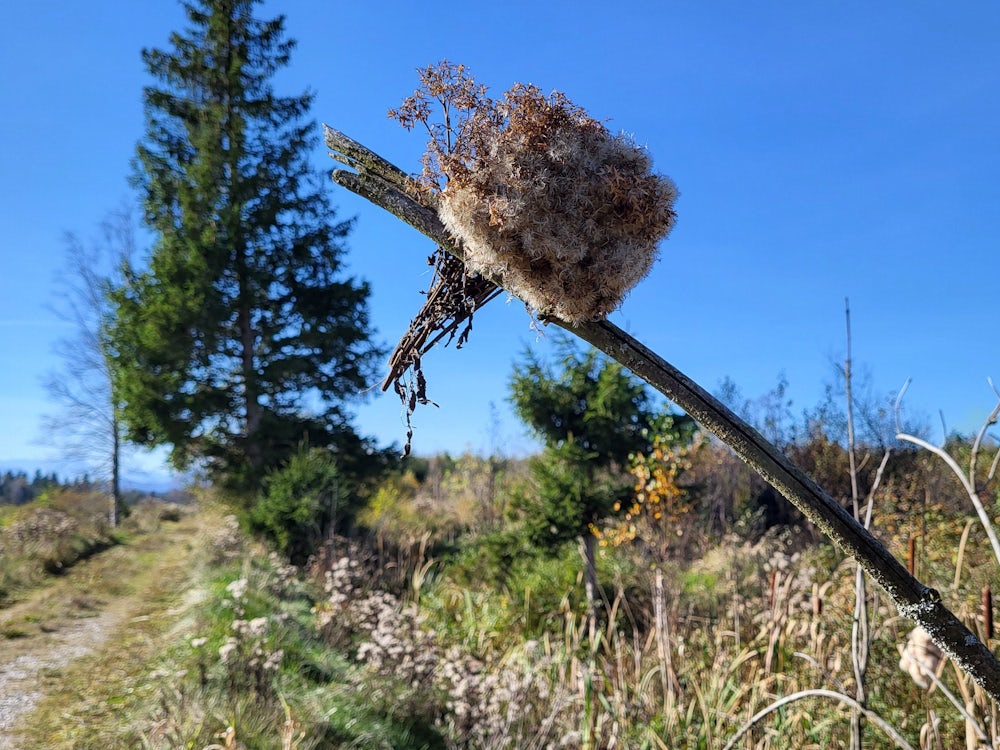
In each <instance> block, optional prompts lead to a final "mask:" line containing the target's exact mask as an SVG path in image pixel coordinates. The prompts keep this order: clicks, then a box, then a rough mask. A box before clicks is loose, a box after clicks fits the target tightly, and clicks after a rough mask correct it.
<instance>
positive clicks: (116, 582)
mask: <svg viewBox="0 0 1000 750" xmlns="http://www.w3.org/2000/svg"><path fill="white" fill-rule="evenodd" d="M193 531H194V529H193V525H192V521H190V520H187V521H182V522H181V523H179V524H169V525H165V526H163V527H162V528H161V529H160V530H158V531H156V532H154V533H152V534H150V535H147V536H144V537H141V538H139V539H138V540H137V541H135V542H133V543H131V544H129V545H123V546H119V547H114V548H111V549H109V550H107V551H105V552H102V553H100V554H98V555H96V556H94V557H92V558H90V559H88V560H85V561H83V562H81V563H79V564H78V565H76V566H74V567H73V568H72V569H71V570H70V571H68V572H67V573H66V574H65V575H63V576H61V577H59V578H55V579H52V580H51V581H50V582H49V583H48V585H46V586H45V587H44V588H42V589H40V590H38V591H35V592H34V593H32V594H31V595H30V596H29V597H28V598H27V599H25V600H24V601H22V602H19V603H18V604H16V605H14V606H13V607H10V608H8V609H3V610H0V750H22V746H21V744H20V743H19V740H18V737H17V735H16V725H17V722H18V721H19V720H22V719H24V718H26V715H27V714H28V713H29V712H30V711H31V710H32V709H33V708H34V707H35V706H36V705H37V704H38V702H39V701H40V700H41V699H42V698H43V697H44V695H45V691H46V679H45V677H46V675H47V674H49V673H51V672H52V671H53V670H61V669H63V668H66V667H68V666H69V665H70V664H71V663H72V662H73V661H74V660H76V659H79V658H81V657H83V656H86V655H88V654H91V653H94V652H96V651H99V650H100V649H101V648H102V647H103V646H106V645H107V646H108V647H111V644H109V643H108V642H109V639H113V638H114V637H115V635H116V632H117V631H119V630H120V629H122V628H123V627H124V626H126V625H128V624H129V623H130V622H132V621H134V620H136V619H142V620H148V619H150V618H152V617H156V618H172V619H177V618H178V617H179V616H180V609H179V608H178V607H177V606H176V604H177V596H173V597H171V596H170V594H171V593H173V594H175V595H177V594H179V592H180V591H182V590H183V583H184V580H185V578H186V576H185V575H184V574H183V573H180V572H181V571H185V570H186V571H188V572H189V571H190V563H191V559H192V557H193V554H194V547H195V545H192V544H190V543H189V541H188V540H189V539H190V538H191V537H192V535H193ZM166 581H170V582H171V585H170V589H171V591H165V590H163V586H162V584H163V583H165V582H166ZM171 605H175V606H171ZM24 750H26V748H25V749H24Z"/></svg>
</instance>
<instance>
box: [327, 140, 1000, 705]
mask: <svg viewBox="0 0 1000 750" xmlns="http://www.w3.org/2000/svg"><path fill="white" fill-rule="evenodd" d="M326 133H327V145H328V146H330V148H332V149H334V150H335V151H337V152H338V153H339V154H340V155H341V157H343V158H340V159H339V160H340V161H342V162H344V163H347V164H350V165H352V166H356V167H357V168H358V169H359V172H358V173H353V172H348V171H345V170H336V171H334V173H333V179H334V181H335V182H336V183H337V184H339V185H342V186H344V187H346V188H347V189H348V190H351V191H352V192H355V193H357V194H358V195H360V196H362V197H364V198H366V199H368V200H370V201H371V202H373V203H375V204H377V205H379V206H381V207H383V208H385V209H386V210H387V211H389V212H390V213H392V214H393V215H395V216H397V217H398V218H400V219H401V220H403V221H405V222H406V223H408V224H410V225H411V226H413V227H414V228H415V229H417V230H418V231H419V232H421V233H422V234H424V235H426V236H427V237H429V238H430V239H431V240H432V241H434V242H435V243H436V244H437V245H439V246H440V247H442V248H444V249H445V250H447V251H448V252H450V253H453V254H454V255H457V256H459V257H461V254H462V249H461V246H460V245H459V244H458V243H457V242H456V241H455V239H454V238H452V237H450V236H449V235H448V232H447V231H446V230H445V228H444V225H443V224H442V223H441V222H440V220H439V219H438V218H437V215H436V213H435V212H434V210H433V208H431V207H429V206H428V205H425V203H422V202H420V201H418V200H417V199H415V198H414V197H413V195H412V193H411V192H410V190H409V189H408V187H406V185H408V184H409V183H404V184H403V185H400V184H399V183H398V182H396V181H395V177H396V176H397V175H398V174H400V172H401V171H400V170H399V169H397V168H396V167H392V165H388V166H385V165H386V164H388V163H387V162H385V161H384V160H383V159H381V158H379V157H375V158H372V156H371V155H372V152H370V151H369V150H368V149H366V148H364V147H363V146H361V145H360V144H358V143H356V142H355V141H353V140H351V139H350V138H347V137H346V136H344V135H343V134H341V133H338V132H337V131H335V130H333V129H332V128H327V129H326ZM383 170H385V174H382V171H383ZM550 322H551V323H552V324H553V325H557V326H560V327H562V328H565V329H566V330H567V331H568V332H570V333H572V334H574V335H576V336H578V337H580V338H581V339H583V340H584V341H586V342H588V343H590V344H592V345H593V346H595V347H597V348H598V349H600V350H601V351H603V352H604V353H605V354H607V355H608V356H609V357H611V358H612V359H614V360H616V361H617V362H619V363H621V364H622V365H624V366H625V367H627V368H628V369H629V370H631V371H632V372H633V373H634V374H636V375H637V376H639V377H640V378H642V379H643V380H645V381H646V382H647V383H649V384H650V385H652V386H653V387H654V388H656V389H657V390H658V391H660V392H661V393H662V394H664V395H665V396H666V397H667V398H669V399H670V400H671V401H673V402H674V403H675V404H676V405H677V406H679V407H680V408H681V409H683V410H684V411H685V412H687V413H688V414H689V415H690V416H691V417H693V418H694V419H695V420H697V421H698V422H699V423H700V424H701V425H702V426H703V427H704V428H705V429H707V430H708V431H710V432H712V433H713V434H714V435H715V436H716V437H718V438H719V439H720V440H722V441H723V442H724V443H726V445H728V446H729V447H730V448H731V449H732V450H733V451H734V452H735V453H736V454H737V455H738V456H739V457H740V458H741V459H742V460H743V461H745V462H746V463H747V464H748V465H749V466H750V467H751V468H753V469H754V470H755V471H757V473H759V474H760V475H761V477H763V478H764V479H765V480H766V481H768V482H770V483H771V485H773V486H774V487H775V488H776V489H778V490H779V491H780V492H781V493H782V494H783V495H784V496H785V497H786V498H788V499H789V500H790V501H791V502H792V503H793V504H794V505H795V506H796V507H797V508H798V509H799V510H801V511H802V513H804V514H805V516H806V517H807V518H808V519H809V520H810V521H812V522H813V523H814V524H815V525H816V526H817V527H819V528H820V529H821V530H822V531H823V532H824V533H825V534H826V535H827V537H829V538H830V539H831V540H832V541H833V542H834V543H835V544H836V545H837V546H839V547H840V548H841V549H842V550H843V551H844V552H846V553H847V554H849V555H851V556H852V557H853V558H854V559H855V560H857V561H858V562H859V563H860V564H861V566H862V568H864V570H865V572H866V573H867V574H868V575H869V576H871V577H872V579H873V580H875V582H876V583H878V585H879V586H881V587H882V589H883V590H885V592H886V593H887V594H888V595H889V597H890V598H891V599H892V601H893V602H894V603H895V605H896V607H897V609H898V610H899V612H900V614H902V615H903V616H904V617H908V618H910V619H913V620H914V621H916V622H917V623H918V624H919V625H920V626H921V627H923V628H924V629H925V630H926V631H927V632H928V633H929V634H930V636H931V638H932V639H933V641H934V642H935V643H936V644H937V645H938V646H939V647H940V648H941V649H942V650H943V651H945V652H946V653H947V654H948V655H949V656H950V657H951V658H952V659H953V660H954V661H955V663H956V664H958V665H959V667H960V668H961V669H962V670H963V671H965V672H966V673H967V674H968V675H970V676H971V677H972V679H973V680H975V681H976V682H977V683H978V684H979V685H980V686H981V687H982V688H983V690H984V691H985V692H986V693H987V694H989V695H990V696H991V697H992V698H993V699H994V700H997V701H1000V661H998V660H997V658H996V657H995V656H994V655H993V654H992V653H991V652H990V651H989V649H987V648H986V646H984V645H983V644H982V642H980V641H979V639H978V638H976V636H975V635H973V633H972V632H971V631H970V630H969V629H968V628H967V627H966V626H965V625H964V624H963V623H962V622H961V621H960V620H959V619H958V618H957V617H956V616H955V615H954V614H953V613H952V612H951V611H950V610H948V608H947V607H945V606H944V604H942V602H941V597H940V595H939V594H938V592H937V591H935V590H934V589H932V588H929V587H927V586H925V585H924V584H922V583H920V581H918V580H917V579H916V578H914V577H913V576H911V575H910V574H909V572H908V571H907V570H906V568H905V566H903V565H902V564H901V563H900V562H899V561H898V560H897V559H896V558H895V557H893V556H892V554H891V553H890V552H889V551H888V550H887V549H886V548H885V547H884V546H883V545H882V543H881V542H879V541H878V540H877V539H876V538H875V537H874V536H872V534H871V533H870V532H869V531H868V530H867V529H865V528H864V527H863V526H862V525H861V524H860V523H859V522H858V521H856V520H855V519H854V517H853V516H852V515H851V514H849V513H848V512H847V511H846V510H844V508H842V507H841V506H840V505H839V504H838V503H837V502H836V501H835V500H834V499H833V498H831V497H830V496H829V495H828V494H827V493H826V492H824V491H823V490H822V489H820V488H819V487H818V486H817V485H816V483H815V482H813V481H812V480H811V479H809V478H808V477H807V476H806V475H805V474H804V473H803V472H802V471H801V470H800V469H798V468H797V467H796V466H794V465H793V464H792V463H791V462H790V461H789V460H788V459H787V458H786V457H785V456H784V455H783V454H782V453H781V452H780V451H779V450H778V449H777V448H775V447H774V446H773V445H771V444H770V443H769V442H768V441H767V440H765V439H764V438H763V437H762V436H761V435H760V433H758V432H757V431H756V430H754V429H753V428H752V427H751V426H750V425H748V424H747V423H746V422H744V421H743V420H742V419H740V418H739V417H737V416H736V415H735V414H733V413H732V412H731V411H730V410H729V409H728V408H727V407H726V406H724V405H723V404H722V403H720V402H719V401H718V400H717V399H716V398H714V397H713V396H712V395H711V394H709V393H708V392H707V391H706V390H704V389H703V388H702V387H701V386H699V385H698V384H697V383H695V382H694V381H693V380H691V379H690V378H689V377H687V376H686V375H684V374H683V373H682V372H680V371H679V370H678V369H677V368H675V367H673V366H672V365H671V364H669V363H668V362H666V361H665V360H664V359H663V358H662V357H660V356H659V355H657V354H656V353H655V352H653V351H651V350H650V349H648V348H647V347H646V346H644V345H643V344H642V343H640V342H639V341H637V340H636V339H635V338H633V337H632V336H630V335H629V334H627V333H626V332H624V331H622V330H621V329H620V328H618V327H617V326H615V325H614V324H612V323H610V322H608V321H606V320H602V321H595V322H588V323H581V324H580V325H577V326H572V325H569V324H566V323H561V322H560V321H557V320H552V321H550ZM834 695H839V694H834ZM851 700H853V699H851ZM869 718H870V717H869Z"/></svg>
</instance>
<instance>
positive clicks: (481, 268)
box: [383, 61, 677, 448]
mask: <svg viewBox="0 0 1000 750" xmlns="http://www.w3.org/2000/svg"><path fill="white" fill-rule="evenodd" d="M418 72H419V75H420V82H421V86H420V88H419V89H417V91H415V92H414V93H413V95H412V96H410V97H408V98H407V99H406V100H405V101H404V102H403V103H402V104H401V105H400V107H399V108H398V109H393V110H390V111H389V116H390V117H392V118H395V119H397V120H399V122H400V124H402V125H403V127H405V128H407V129H412V128H414V127H416V126H417V125H418V124H420V125H423V126H424V127H425V129H426V130H427V133H428V135H429V141H428V144H427V151H426V152H425V154H424V159H423V172H422V174H421V178H420V185H421V187H422V188H423V189H424V190H425V191H427V192H428V193H431V194H433V196H434V197H433V199H431V200H430V201H427V202H428V203H431V204H433V205H435V206H436V207H437V210H438V215H439V216H440V217H441V220H442V222H443V223H444V225H445V226H446V227H447V228H448V230H449V231H451V232H452V233H453V234H454V235H455V237H456V238H457V239H459V240H460V241H461V243H462V245H463V248H464V263H462V262H456V261H455V260H454V259H453V258H451V256H449V255H448V254H447V253H445V252H444V251H443V250H442V249H440V248H439V249H438V250H437V251H436V252H435V254H434V255H433V256H432V257H431V258H430V263H431V265H433V266H434V268H435V273H434V279H433V281H432V284H431V288H430V289H429V290H428V291H427V302H426V303H425V304H424V306H423V308H422V309H421V310H420V312H419V313H418V315H417V317H416V318H414V320H413V322H412V323H411V325H410V329H409V330H408V331H407V333H406V334H405V335H404V337H403V338H402V340H401V341H400V343H399V345H398V346H397V347H396V350H395V352H394V353H393V355H392V358H391V359H390V374H389V376H388V377H387V378H386V381H385V383H384V384H383V389H386V388H388V387H389V385H390V384H391V385H393V386H394V387H395V390H396V392H397V393H398V394H399V395H400V397H401V398H402V400H403V402H404V405H405V406H406V408H407V414H410V413H412V411H413V409H414V407H415V406H416V404H417V403H429V401H428V399H427V395H426V384H425V382H424V378H423V374H422V372H421V369H420V357H421V356H422V355H423V354H424V353H426V352H427V350H428V349H430V347H431V346H433V345H434V343H436V342H437V341H439V340H440V339H441V338H445V343H446V344H447V343H448V342H450V341H451V340H452V339H453V338H454V337H455V336H456V335H458V345H459V346H461V345H462V344H463V343H464V342H465V340H466V339H467V337H468V334H469V331H470V329H471V325H472V317H473V314H474V313H475V311H476V310H477V309H479V308H480V307H481V306H482V305H484V304H485V303H486V302H488V301H489V300H491V299H493V298H494V297H495V296H497V294H498V293H499V288H500V287H503V288H505V289H507V290H509V291H511V292H513V293H514V294H516V295H517V296H519V297H520V298H522V299H523V300H524V301H525V302H526V303H527V304H528V305H529V307H531V308H532V309H534V311H535V312H536V313H537V314H538V315H540V316H542V317H543V318H544V317H553V318H557V319H559V320H562V321H565V322H568V323H581V322H584V321H588V320H596V319H600V318H603V317H605V316H606V315H607V314H608V313H610V312H611V311H612V310H614V309H615V308H616V307H618V305H620V304H621V302H622V300H623V299H624V297H625V295H626V294H627V293H628V291H629V290H630V289H631V288H632V287H633V286H635V284H636V283H637V282H638V281H639V280H640V279H642V278H643V277H644V276H645V275H646V274H647V273H648V272H649V269H650V267H651V266H652V264H653V261H654V260H655V259H656V253H657V245H658V244H659V242H660V240H662V239H663V238H664V237H666V235H667V234H668V233H669V232H670V229H671V228H672V227H673V225H674V220H675V218H676V214H675V213H674V210H673V204H674V201H675V199H676V197H677V189H676V187H675V186H674V183H673V182H672V181H671V180H670V179H669V178H667V177H664V176H662V175H657V174H654V173H653V172H652V171H651V168H652V163H651V160H650V158H649V155H648V154H647V153H646V151H645V149H642V148H640V147H638V146H636V145H635V143H634V142H632V140H631V139H629V138H627V137H626V136H624V135H614V134H612V133H610V132H609V131H608V129H607V128H606V127H605V126H604V125H603V124H602V123H601V122H599V121H597V120H595V119H594V118H592V117H590V116H589V115H588V114H587V113H586V112H585V111H584V110H583V109H581V108H580V107H578V106H577V105H575V104H573V103H572V102H571V101H570V100H569V99H568V98H567V97H566V96H565V95H564V94H562V93H559V92H553V93H552V94H550V95H548V96H546V95H544V94H542V92H541V90H540V89H539V88H538V87H537V86H533V85H525V84H520V83H518V84H515V85H514V86H513V87H512V88H511V89H509V90H508V91H507V92H506V93H505V94H504V95H503V98H502V99H500V100H499V101H495V100H493V99H491V98H490V97H489V96H487V93H486V88H485V87H484V86H482V85H480V84H477V83H476V81H475V79H474V78H473V77H472V76H471V74H469V73H468V71H467V70H466V68H465V66H463V65H454V64H452V63H449V62H448V61H442V62H441V63H438V64H437V65H432V66H429V67H427V68H425V69H423V70H420V71H418ZM436 111H437V112H439V113H440V117H441V119H440V121H432V118H433V117H434V114H435V112H436ZM460 329H461V333H460V334H459V333H458V331H459V330H460ZM407 372H411V373H412V375H410V376H409V378H407ZM411 435H412V430H410V431H408V434H407V448H408V447H409V439H410V436H411Z"/></svg>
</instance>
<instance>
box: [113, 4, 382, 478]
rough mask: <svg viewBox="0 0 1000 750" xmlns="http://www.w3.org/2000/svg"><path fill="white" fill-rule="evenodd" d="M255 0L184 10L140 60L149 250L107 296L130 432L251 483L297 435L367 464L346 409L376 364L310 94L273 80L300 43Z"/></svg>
mask: <svg viewBox="0 0 1000 750" xmlns="http://www.w3.org/2000/svg"><path fill="white" fill-rule="evenodd" d="M258 1H259V0H192V1H191V2H186V3H184V7H185V9H186V12H187V17H188V20H189V27H188V28H187V29H186V30H185V31H183V32H176V33H173V34H172V35H171V37H170V46H171V49H170V50H160V49H152V50H144V51H143V60H144V61H145V64H146V67H147V69H148V71H149V73H150V74H151V76H152V77H153V78H154V79H155V81H156V82H157V85H154V86H149V87H147V88H146V89H145V91H144V99H145V105H146V116H147V128H146V135H145V138H144V139H143V141H142V142H141V143H140V144H139V147H138V154H137V158H136V173H135V184H136V186H137V187H138V189H139V190H140V192H141V194H142V196H143V207H144V214H145V220H146V223H147V224H148V226H149V228H150V229H151V230H152V231H153V232H154V233H155V236H156V241H155V246H154V248H153V251H152V255H151V258H150V261H149V266H148V269H145V270H137V269H131V268H130V269H128V272H127V276H126V283H125V284H124V285H123V286H122V287H121V288H120V289H119V290H117V292H116V293H115V294H114V299H115V302H116V304H117V316H116V322H115V324H114V327H113V341H114V344H115V346H116V348H117V352H118V355H119V357H120V358H121V359H122V361H123V362H124V363H125V364H126V365H127V366H126V367H123V368H122V369H121V372H122V378H121V380H122V382H121V383H120V386H121V395H122V397H123V400H124V402H125V407H124V412H123V416H124V421H125V426H126V429H127V433H128V436H129V437H130V438H131V439H132V440H134V441H135V442H138V443H140V444H143V445H147V446H158V445H168V446H170V448H171V460H172V462H173V463H174V464H175V465H176V466H178V467H188V466H190V465H191V464H194V463H197V464H200V465H202V466H204V467H206V468H207V469H208V471H209V474H210V475H211V476H213V477H214V478H215V479H217V480H224V481H225V482H226V483H227V484H228V485H230V486H232V487H235V488H239V489H243V490H253V489H256V488H258V487H259V486H260V482H261V481H262V478H263V477H264V476H265V474H266V473H267V471H269V470H270V469H273V468H275V467H278V466H281V465H283V464H284V463H285V462H287V460H288V458H289V457H290V456H291V455H292V454H293V453H294V452H295V451H296V449H297V448H298V446H299V445H301V444H303V442H305V443H307V444H309V445H312V446H323V447H327V446H329V447H331V448H333V449H334V451H335V453H337V454H338V460H340V461H342V462H343V463H345V464H350V463H352V461H353V462H355V463H356V462H357V461H360V460H364V458H365V456H367V455H369V454H371V453H372V448H371V446H370V445H369V444H368V441H366V440H363V439H361V438H359V436H358V435H357V434H356V433H355V431H354V429H353V427H352V425H351V421H350V417H351V415H350V412H349V410H348V408H347V403H346V402H348V401H349V400H350V399H351V398H352V397H355V396H356V394H358V393H360V392H361V391H362V390H363V389H364V387H365V386H366V384H367V383H368V381H369V380H370V379H371V377H372V375H373V364H374V362H375V361H376V360H377V358H378V357H379V356H381V352H380V351H379V349H378V348H377V347H376V346H374V345H373V344H372V343H371V335H372V331H371V329H370V326H369V321H368V313H367V304H366V303H367V298H368V295H369V288H368V286H367V285H366V284H365V283H361V282H359V281H357V280H355V279H351V278H344V277H343V269H342V263H341V257H342V255H343V253H344V246H343V244H342V241H343V239H344V237H345V236H346V235H347V234H348V231H349V229H350V222H346V221H336V220H335V214H334V211H333V209H332V207H331V206H330V204H329V202H328V199H327V197H326V194H325V192H324V187H323V182H322V177H321V175H320V174H319V173H318V172H317V171H315V170H313V169H312V167H311V166H310V164H309V161H308V153H309V151H310V150H311V149H312V148H313V147H314V146H315V145H316V142H317V138H318V133H317V132H316V128H315V124H314V123H313V122H307V121H305V116H306V114H307V113H308V110H309V107H310V104H311V102H312V95H311V94H309V93H306V94H302V95H299V96H291V97H286V96H278V95H276V94H275V93H274V91H273V90H272V86H271V83H270V79H271V77H272V76H273V74H274V73H275V72H276V71H278V70H279V69H280V68H282V67H283V66H285V65H287V64H288V62H289V57H290V54H291V51H292V48H293V46H294V43H293V42H292V41H291V40H287V39H285V38H284V18H283V17H278V18H275V19H273V20H266V21H265V20H259V19H257V18H256V17H255V16H254V13H253V11H254V6H255V5H256V4H257V2H258ZM351 468H356V467H351Z"/></svg>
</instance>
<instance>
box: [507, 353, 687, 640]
mask: <svg viewBox="0 0 1000 750" xmlns="http://www.w3.org/2000/svg"><path fill="white" fill-rule="evenodd" d="M557 346H558V348H559V349H560V354H561V358H560V363H559V365H560V369H559V370H558V371H556V370H554V369H553V368H552V367H551V366H549V365H548V364H547V363H545V362H543V361H540V360H539V359H538V358H537V357H536V356H535V355H534V354H533V353H532V352H531V351H530V350H528V351H526V352H525V354H524V361H522V362H519V363H515V365H514V370H513V373H512V374H511V378H510V392H511V397H510V400H511V403H512V404H513V406H514V410H515V412H516V413H517V415H518V416H519V417H520V418H521V419H522V420H523V421H524V422H525V424H527V425H528V427H529V428H530V429H531V431H532V432H533V433H534V434H535V436H536V437H538V438H539V439H541V440H542V441H543V443H544V444H545V450H544V451H542V453H541V454H540V455H538V456H535V457H534V458H533V459H532V460H531V462H530V463H529V468H530V470H531V475H532V478H533V479H534V484H535V489H536V493H537V494H536V497H534V498H523V499H522V511H523V513H524V523H525V531H526V533H527V537H528V539H529V540H530V541H531V542H532V543H533V544H535V545H537V546H540V547H543V548H547V549H556V548H557V547H558V546H559V545H562V544H564V543H566V542H568V541H570V540H572V539H578V540H579V541H580V553H581V555H582V557H583V563H584V573H585V583H586V591H587V603H588V610H589V614H590V617H591V621H593V618H594V616H595V612H596V610H595V603H596V597H597V583H598V582H597V567H596V557H595V549H594V543H595V540H596V537H595V536H594V534H593V527H595V526H599V525H600V524H601V523H602V522H603V521H604V519H606V518H608V517H609V516H611V515H612V514H613V512H614V507H615V503H619V502H623V501H624V500H625V499H627V498H628V497H629V495H630V493H631V492H632V491H633V487H634V480H633V479H632V477H630V476H628V474H627V473H626V470H627V467H628V462H629V457H630V456H631V455H633V454H635V453H648V452H649V451H650V449H651V448H652V440H653V436H654V434H655V432H657V431H659V432H665V433H667V434H670V435H671V437H672V439H673V440H675V441H676V442H678V443H681V442H686V441H689V440H690V438H691V435H692V433H693V430H694V423H693V421H692V420H691V419H690V418H689V417H687V416H685V415H678V414H671V413H669V412H666V411H664V410H663V409H662V408H660V407H658V406H657V405H656V404H654V403H652V402H651V401H650V399H649V394H648V392H647V390H646V387H645V386H644V385H643V383H642V382H641V381H639V380H638V379H636V378H635V377H634V376H633V375H632V374H631V373H630V372H629V371H628V370H626V369H625V368H624V367H622V366H621V365H620V364H618V363H617V362H614V361H612V360H608V359H607V358H605V357H602V356H601V355H600V354H599V353H598V352H597V350H596V349H587V350H585V351H582V352H581V351H578V350H577V349H575V348H574V347H573V345H572V343H571V342H570V341H569V340H568V339H565V338H561V339H559V340H558V341H557Z"/></svg>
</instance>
